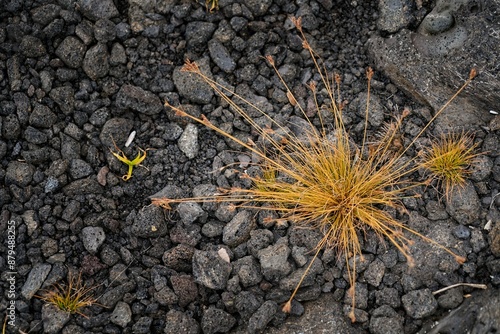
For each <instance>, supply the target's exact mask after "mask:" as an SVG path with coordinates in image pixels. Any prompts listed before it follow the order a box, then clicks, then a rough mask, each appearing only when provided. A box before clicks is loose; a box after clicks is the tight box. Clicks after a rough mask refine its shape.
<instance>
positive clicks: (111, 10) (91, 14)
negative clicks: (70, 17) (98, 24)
mask: <svg viewBox="0 0 500 334" xmlns="http://www.w3.org/2000/svg"><path fill="white" fill-rule="evenodd" d="M78 5H79V9H80V11H81V12H82V13H83V15H85V16H86V17H88V18H89V19H91V20H93V21H97V20H99V19H109V18H112V17H115V16H117V15H118V14H119V13H118V9H117V8H116V7H115V4H114V3H113V1H112V0H78Z"/></svg>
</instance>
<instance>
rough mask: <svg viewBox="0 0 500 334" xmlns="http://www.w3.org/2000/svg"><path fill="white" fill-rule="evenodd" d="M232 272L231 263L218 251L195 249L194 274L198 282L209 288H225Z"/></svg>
mask: <svg viewBox="0 0 500 334" xmlns="http://www.w3.org/2000/svg"><path fill="white" fill-rule="evenodd" d="M230 274H231V265H230V264H229V263H227V262H226V261H224V260H223V259H222V258H221V257H220V256H219V254H218V253H217V252H216V251H199V250H195V251H194V256H193V276H194V278H195V280H196V282H197V283H200V284H202V285H204V286H206V287H207V288H210V289H214V290H220V289H224V288H225V287H226V284H227V280H228V279H229V275H230Z"/></svg>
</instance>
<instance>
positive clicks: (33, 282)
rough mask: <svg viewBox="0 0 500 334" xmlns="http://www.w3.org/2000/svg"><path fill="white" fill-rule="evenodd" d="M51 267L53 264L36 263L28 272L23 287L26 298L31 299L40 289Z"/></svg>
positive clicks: (22, 292) (23, 294)
mask: <svg viewBox="0 0 500 334" xmlns="http://www.w3.org/2000/svg"><path fill="white" fill-rule="evenodd" d="M51 269H52V266H51V265H50V264H47V263H37V264H35V265H34V266H33V268H32V269H31V271H30V273H29V274H28V278H27V279H26V282H24V285H23V287H22V288H21V295H22V296H23V297H24V298H25V299H27V300H30V299H31V298H32V297H33V296H34V295H35V293H36V292H37V291H38V289H40V287H41V286H42V284H43V282H44V281H45V278H47V275H48V274H49V272H50V270H51Z"/></svg>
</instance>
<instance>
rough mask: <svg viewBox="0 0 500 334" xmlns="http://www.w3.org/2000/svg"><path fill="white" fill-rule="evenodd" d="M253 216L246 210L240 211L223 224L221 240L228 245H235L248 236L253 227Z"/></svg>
mask: <svg viewBox="0 0 500 334" xmlns="http://www.w3.org/2000/svg"><path fill="white" fill-rule="evenodd" d="M255 226H256V223H255V218H254V216H253V214H252V212H250V211H248V210H243V211H240V212H238V213H237V214H236V216H234V218H233V219H231V221H230V222H229V223H227V224H226V226H224V230H223V233H222V241H223V242H224V244H226V245H228V246H230V247H236V246H238V245H239V244H241V243H243V242H245V241H247V240H248V239H249V238H250V232H251V231H252V230H253V229H254V228H255Z"/></svg>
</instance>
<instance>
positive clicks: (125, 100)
mask: <svg viewBox="0 0 500 334" xmlns="http://www.w3.org/2000/svg"><path fill="white" fill-rule="evenodd" d="M115 103H116V106H117V107H118V108H120V109H125V110H126V109H132V110H134V111H138V112H139V113H142V114H146V115H155V114H158V113H160V112H161V111H162V110H163V104H162V103H161V101H160V99H159V98H158V96H156V95H155V94H153V93H151V92H149V91H146V90H144V89H142V88H141V87H137V86H133V85H123V86H122V87H121V88H120V90H119V91H118V94H117V95H116V102H115Z"/></svg>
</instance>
